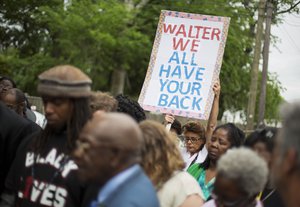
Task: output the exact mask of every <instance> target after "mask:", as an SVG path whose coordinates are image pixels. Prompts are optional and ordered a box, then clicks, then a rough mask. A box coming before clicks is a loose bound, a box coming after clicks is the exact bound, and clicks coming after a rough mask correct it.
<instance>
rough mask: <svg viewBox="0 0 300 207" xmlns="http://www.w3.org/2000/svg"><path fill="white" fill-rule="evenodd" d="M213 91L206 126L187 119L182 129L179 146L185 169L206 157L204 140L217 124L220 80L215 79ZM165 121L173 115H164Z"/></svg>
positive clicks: (170, 120)
mask: <svg viewBox="0 0 300 207" xmlns="http://www.w3.org/2000/svg"><path fill="white" fill-rule="evenodd" d="M213 91H214V93H215V97H214V101H213V105H212V110H211V113H210V116H209V119H208V123H207V127H206V130H205V127H204V126H203V125H202V124H201V123H200V122H197V121H189V122H188V123H186V124H185V125H184V126H183V127H182V129H183V142H184V147H181V146H180V148H181V154H182V157H183V159H184V162H185V169H184V170H185V171H186V170H187V169H188V168H189V167H190V166H191V165H192V164H194V163H202V162H203V161H204V160H205V158H206V157H207V147H206V145H205V143H206V140H209V139H210V137H211V135H212V132H213V130H214V129H215V127H216V125H217V117H218V113H219V97H220V91H221V87H220V82H219V81H217V82H215V84H214V85H213ZM165 121H166V122H169V123H171V124H172V121H174V117H173V116H172V115H166V116H165Z"/></svg>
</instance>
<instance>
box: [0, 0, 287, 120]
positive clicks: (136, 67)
mask: <svg viewBox="0 0 300 207" xmlns="http://www.w3.org/2000/svg"><path fill="white" fill-rule="evenodd" d="M141 1H142V0H134V1H132V2H133V4H134V5H133V9H128V7H127V6H128V5H127V4H125V3H124V2H125V1H122V0H106V1H101V0H93V1H92V0H86V1H80V0H72V1H70V2H71V4H69V5H68V6H66V5H63V1H62V0H52V1H41V0H18V1H16V0H3V1H2V2H1V3H0V16H1V17H2V18H0V68H1V71H0V74H6V75H9V76H12V77H13V78H14V79H15V80H16V82H17V84H18V86H19V87H20V88H21V89H22V90H24V91H25V92H28V93H30V94H32V95H35V94H36V83H37V76H38V74H39V73H41V72H42V71H44V70H45V69H48V68H50V67H52V66H54V65H57V64H72V65H75V66H77V67H79V68H81V69H83V70H84V71H85V72H86V73H87V74H89V75H90V77H92V79H93V87H94V89H97V90H103V91H108V90H109V85H110V79H111V78H110V76H111V73H112V71H113V70H115V69H120V70H126V71H127V80H128V81H127V87H126V88H125V93H126V94H130V95H132V96H135V97H136V96H138V94H139V92H140V90H141V87H142V84H143V81H144V77H145V74H146V70H147V67H148V62H149V58H150V53H151V49H152V42H153V40H154V37H155V31H156V27H157V23H158V18H159V14H160V11H161V10H162V9H164V10H177V11H182V12H191V13H201V14H207V15H217V16H228V17H231V22H230V27H229V34H228V38H227V44H226V48H225V53H224V61H223V65H222V69H221V74H220V75H221V77H220V79H221V84H222V96H221V104H220V115H222V114H223V112H224V111H225V110H230V111H232V112H235V111H239V110H242V111H245V110H246V106H247V93H248V91H249V83H250V68H251V62H252V58H251V54H252V47H253V44H254V30H253V28H254V26H255V22H256V21H255V19H254V14H255V12H256V9H257V3H255V2H254V3H253V1H247V0H244V1H237V0H232V1H228V0H213V1H211V0H201V1H200V0H189V1H187V0H176V1H174V0H163V1H162V0H149V1H148V3H147V4H146V5H145V6H144V7H142V8H139V9H135V8H134V6H136V5H138V4H139V3H140V2H141ZM285 1H286V2H288V1H287V0H285ZM128 2H129V1H128ZM290 2H291V1H290ZM280 90H281V86H280V83H279V82H278V81H277V79H276V78H271V79H270V80H269V82H268V89H267V92H268V96H267V112H266V116H267V117H268V118H269V119H276V118H277V115H276V114H274V111H276V110H275V108H276V107H277V106H278V104H279V102H281V101H282V98H281V96H280ZM270 94H271V95H270ZM274 107H275V108H274Z"/></svg>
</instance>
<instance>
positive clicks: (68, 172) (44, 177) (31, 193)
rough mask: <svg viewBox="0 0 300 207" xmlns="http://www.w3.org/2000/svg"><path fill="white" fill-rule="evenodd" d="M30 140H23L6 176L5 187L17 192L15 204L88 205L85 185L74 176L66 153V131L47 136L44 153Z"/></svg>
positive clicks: (62, 206) (60, 206)
mask: <svg viewBox="0 0 300 207" xmlns="http://www.w3.org/2000/svg"><path fill="white" fill-rule="evenodd" d="M32 140H33V139H28V140H26V142H23V143H22V145H21V146H20V148H19V149H18V153H17V156H16V159H15V161H14V163H13V166H12V168H11V170H10V172H9V174H8V176H7V180H6V183H5V184H6V188H7V189H9V190H12V191H13V192H15V193H16V197H17V198H16V205H17V206H24V207H25V206H28V207H34V206H55V207H73V206H88V204H89V203H90V200H91V199H89V198H88V196H86V195H85V192H86V187H85V186H84V185H83V184H81V183H80V182H79V180H78V178H77V173H76V171H77V168H78V167H77V165H76V164H75V162H74V161H73V160H72V159H71V158H70V156H68V155H67V153H66V151H67V150H66V140H67V138H66V135H65V133H62V134H59V135H55V136H51V137H49V138H48V142H47V148H46V149H45V150H44V153H43V155H40V154H37V153H34V152H33V150H32V147H31V146H32V144H31V143H32Z"/></svg>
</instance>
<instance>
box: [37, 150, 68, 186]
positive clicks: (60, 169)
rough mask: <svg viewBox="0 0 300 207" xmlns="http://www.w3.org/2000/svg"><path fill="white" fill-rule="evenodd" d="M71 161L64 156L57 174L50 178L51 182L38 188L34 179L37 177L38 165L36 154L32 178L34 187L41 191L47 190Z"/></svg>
mask: <svg viewBox="0 0 300 207" xmlns="http://www.w3.org/2000/svg"><path fill="white" fill-rule="evenodd" d="M68 161H69V156H68V155H66V156H64V158H63V160H62V162H61V164H60V166H59V168H58V169H57V170H56V171H55V173H54V174H53V176H52V177H51V178H50V181H49V182H48V183H46V184H45V185H43V187H41V186H36V185H35V183H34V177H35V171H36V169H35V165H36V156H35V154H34V155H33V165H32V168H31V177H32V186H33V187H34V188H36V189H38V190H40V191H43V190H45V189H47V188H48V187H49V186H50V184H51V183H52V182H53V181H54V179H55V178H56V177H57V176H58V175H59V174H60V173H61V172H62V171H63V169H64V167H65V166H66V164H67V162H68Z"/></svg>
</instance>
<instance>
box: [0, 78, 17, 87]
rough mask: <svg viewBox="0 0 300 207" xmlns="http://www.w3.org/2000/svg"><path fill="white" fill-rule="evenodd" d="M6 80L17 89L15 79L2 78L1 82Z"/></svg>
mask: <svg viewBox="0 0 300 207" xmlns="http://www.w3.org/2000/svg"><path fill="white" fill-rule="evenodd" d="M5 80H7V81H9V82H10V83H11V85H12V87H13V88H16V87H17V84H16V83H15V81H14V80H13V79H11V78H10V77H8V76H1V77H0V82H2V81H5Z"/></svg>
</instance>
